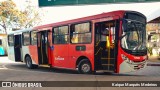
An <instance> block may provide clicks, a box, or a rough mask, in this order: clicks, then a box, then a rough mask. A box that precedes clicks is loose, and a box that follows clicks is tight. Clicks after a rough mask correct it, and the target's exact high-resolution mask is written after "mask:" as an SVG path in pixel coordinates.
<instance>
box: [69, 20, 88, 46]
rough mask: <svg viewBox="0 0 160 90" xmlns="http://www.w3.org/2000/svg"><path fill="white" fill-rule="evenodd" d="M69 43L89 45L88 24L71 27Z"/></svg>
mask: <svg viewBox="0 0 160 90" xmlns="http://www.w3.org/2000/svg"><path fill="white" fill-rule="evenodd" d="M71 43H91V30H90V23H81V24H76V25H73V26H72V30H71Z"/></svg>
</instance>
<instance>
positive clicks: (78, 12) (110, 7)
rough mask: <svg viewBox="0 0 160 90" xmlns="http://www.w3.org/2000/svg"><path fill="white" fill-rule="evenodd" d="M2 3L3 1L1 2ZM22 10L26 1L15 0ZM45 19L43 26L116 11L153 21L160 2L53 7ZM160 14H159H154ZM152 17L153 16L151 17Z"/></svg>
mask: <svg viewBox="0 0 160 90" xmlns="http://www.w3.org/2000/svg"><path fill="white" fill-rule="evenodd" d="M0 1H2V0H0ZM13 1H14V2H15V3H16V4H17V6H18V7H19V8H20V9H23V8H24V5H25V3H24V1H25V0H13ZM31 1H32V2H33V5H35V6H37V8H39V7H38V0H31ZM39 9H43V10H42V11H43V15H44V16H43V17H42V23H41V24H48V23H53V22H59V21H64V20H70V19H74V18H80V17H84V16H90V15H94V14H100V13H103V12H109V11H114V10H134V11H139V12H141V13H143V14H144V15H146V16H147V19H148V20H150V19H153V18H154V17H157V16H160V2H150V3H127V4H101V5H83V6H56V7H55V6H52V7H43V8H39ZM155 12H159V13H158V14H157V13H156V14H153V13H155ZM151 15H152V16H151Z"/></svg>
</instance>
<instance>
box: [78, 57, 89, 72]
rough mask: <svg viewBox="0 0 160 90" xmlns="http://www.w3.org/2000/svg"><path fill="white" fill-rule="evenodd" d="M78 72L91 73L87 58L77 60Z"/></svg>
mask: <svg viewBox="0 0 160 90" xmlns="http://www.w3.org/2000/svg"><path fill="white" fill-rule="evenodd" d="M78 72H79V73H82V74H91V72H92V68H91V64H90V62H89V60H88V59H83V60H81V61H80V62H79V64H78Z"/></svg>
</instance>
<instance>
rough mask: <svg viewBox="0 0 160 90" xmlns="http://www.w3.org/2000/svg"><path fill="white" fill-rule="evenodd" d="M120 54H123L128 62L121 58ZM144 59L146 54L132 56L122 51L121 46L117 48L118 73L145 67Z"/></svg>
mask: <svg viewBox="0 0 160 90" xmlns="http://www.w3.org/2000/svg"><path fill="white" fill-rule="evenodd" d="M122 55H125V56H126V57H127V58H128V59H129V60H130V62H127V61H125V60H123V59H122ZM146 60H147V55H145V56H134V55H130V54H128V53H126V52H124V51H123V50H122V49H121V48H120V49H119V60H118V61H120V62H119V63H120V64H119V70H118V71H119V72H118V73H125V72H132V71H136V70H139V69H141V68H144V67H146Z"/></svg>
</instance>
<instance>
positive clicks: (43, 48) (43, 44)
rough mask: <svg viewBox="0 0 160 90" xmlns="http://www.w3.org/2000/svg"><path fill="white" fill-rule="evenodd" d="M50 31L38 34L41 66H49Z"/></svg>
mask: <svg viewBox="0 0 160 90" xmlns="http://www.w3.org/2000/svg"><path fill="white" fill-rule="evenodd" d="M48 33H49V31H48V30H45V31H40V32H38V60H39V64H49V59H48V47H49V42H48Z"/></svg>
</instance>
